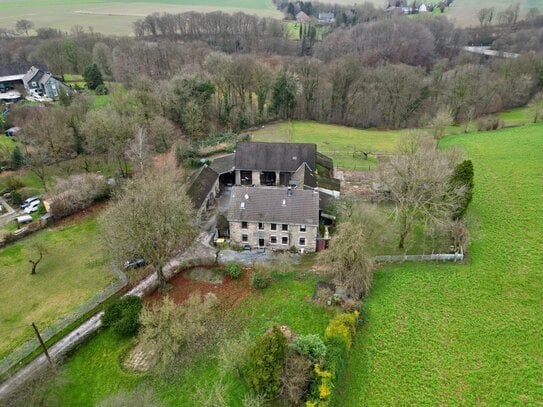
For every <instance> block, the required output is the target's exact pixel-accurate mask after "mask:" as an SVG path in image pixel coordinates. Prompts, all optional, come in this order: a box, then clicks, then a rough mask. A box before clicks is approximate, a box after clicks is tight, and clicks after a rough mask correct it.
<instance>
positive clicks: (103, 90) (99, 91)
mask: <svg viewBox="0 0 543 407" xmlns="http://www.w3.org/2000/svg"><path fill="white" fill-rule="evenodd" d="M94 92H95V93H96V94H97V95H107V94H109V89H108V88H107V86H106V85H98V86H97V87H96V89H95V90H94Z"/></svg>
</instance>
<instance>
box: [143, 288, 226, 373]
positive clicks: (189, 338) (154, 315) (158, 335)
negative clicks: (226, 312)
mask: <svg viewBox="0 0 543 407" xmlns="http://www.w3.org/2000/svg"><path fill="white" fill-rule="evenodd" d="M216 302H217V298H216V297H215V296H214V295H213V294H208V295H206V296H205V297H204V298H203V299H202V298H201V296H200V293H199V292H196V293H193V294H191V296H190V297H189V298H188V300H186V301H185V302H184V303H183V305H182V306H179V305H177V304H175V303H174V302H173V301H172V300H171V299H170V298H169V297H164V300H163V301H162V302H161V303H159V304H158V305H157V306H155V307H145V308H144V309H143V310H142V312H141V315H140V321H141V331H140V335H139V339H140V341H142V342H143V343H144V344H146V345H147V346H149V347H150V348H151V349H153V350H154V351H155V352H156V355H157V357H158V361H159V368H162V369H164V368H166V367H168V365H171V364H172V363H173V362H174V361H175V360H176V358H177V357H178V356H179V354H180V353H181V352H182V351H183V350H184V349H185V347H186V346H187V344H188V343H189V342H197V341H198V340H199V339H200V338H201V336H202V335H203V334H205V333H206V331H207V328H208V325H207V324H206V321H207V320H208V319H210V318H211V317H212V311H213V307H214V306H215V304H216Z"/></svg>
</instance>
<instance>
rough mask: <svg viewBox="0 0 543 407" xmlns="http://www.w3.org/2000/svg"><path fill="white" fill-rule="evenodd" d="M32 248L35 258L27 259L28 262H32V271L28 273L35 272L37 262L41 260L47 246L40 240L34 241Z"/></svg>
mask: <svg viewBox="0 0 543 407" xmlns="http://www.w3.org/2000/svg"><path fill="white" fill-rule="evenodd" d="M32 250H33V251H34V252H35V255H36V257H37V259H36V260H34V259H28V262H29V263H30V264H32V271H31V272H30V274H36V267H38V264H40V263H41V261H42V260H43V256H44V255H45V254H47V248H46V247H45V245H44V244H43V243H42V242H36V243H34V244H33V245H32Z"/></svg>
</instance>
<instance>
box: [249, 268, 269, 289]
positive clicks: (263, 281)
mask: <svg viewBox="0 0 543 407" xmlns="http://www.w3.org/2000/svg"><path fill="white" fill-rule="evenodd" d="M270 282H271V279H270V277H269V276H268V275H267V273H265V272H264V271H262V270H255V271H254V272H253V275H252V276H251V285H252V286H253V287H254V288H256V289H258V290H263V289H264V288H266V287H268V286H269V285H270Z"/></svg>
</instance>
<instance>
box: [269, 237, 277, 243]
mask: <svg viewBox="0 0 543 407" xmlns="http://www.w3.org/2000/svg"><path fill="white" fill-rule="evenodd" d="M270 242H271V243H272V244H275V243H277V236H271V237H270Z"/></svg>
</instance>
